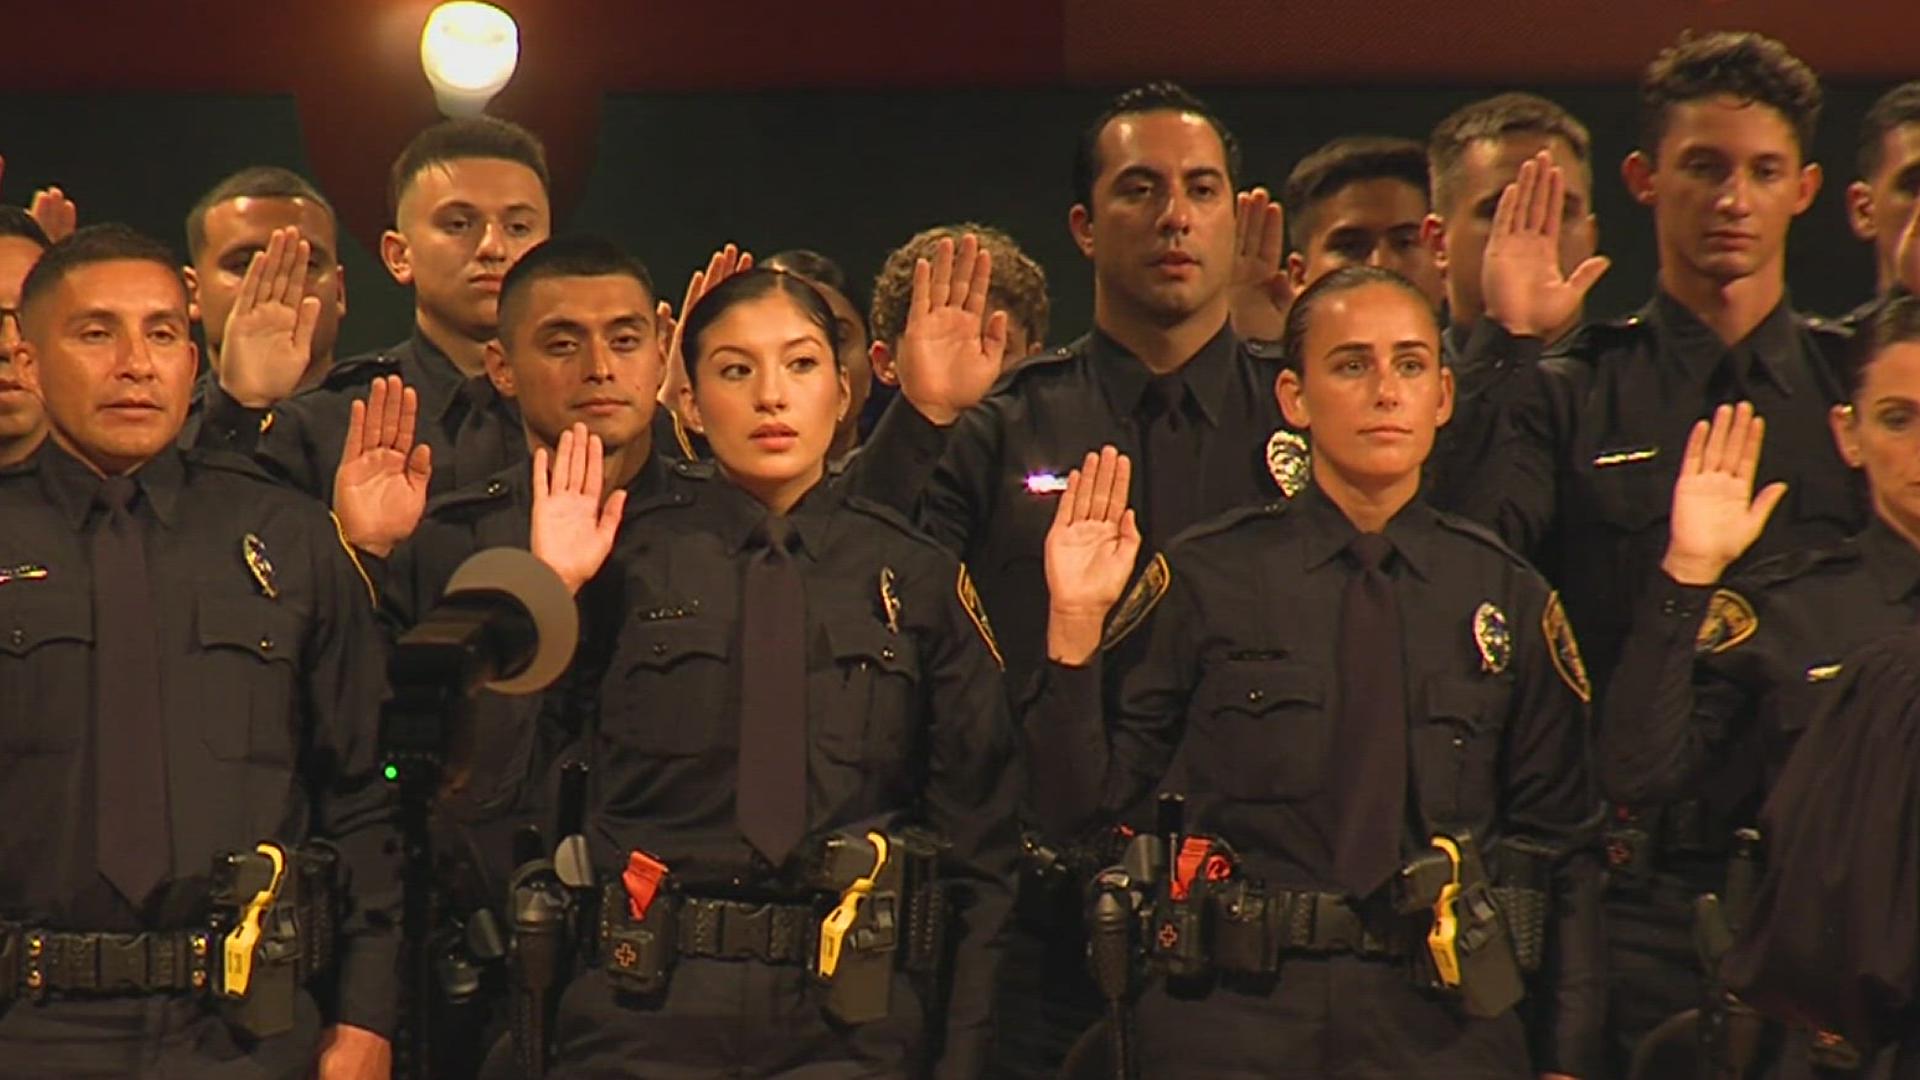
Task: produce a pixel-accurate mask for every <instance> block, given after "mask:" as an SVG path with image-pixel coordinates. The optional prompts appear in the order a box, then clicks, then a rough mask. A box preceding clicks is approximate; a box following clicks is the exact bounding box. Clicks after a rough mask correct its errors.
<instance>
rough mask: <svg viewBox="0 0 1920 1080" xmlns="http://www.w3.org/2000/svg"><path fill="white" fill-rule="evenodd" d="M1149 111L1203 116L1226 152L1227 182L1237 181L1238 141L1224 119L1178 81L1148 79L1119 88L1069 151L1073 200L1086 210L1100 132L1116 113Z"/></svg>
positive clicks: (1089, 207)
mask: <svg viewBox="0 0 1920 1080" xmlns="http://www.w3.org/2000/svg"><path fill="white" fill-rule="evenodd" d="M1150 112H1181V113H1192V114H1193V115H1195V116H1197V117H1199V118H1200V119H1202V120H1205V121H1206V122H1207V126H1208V127H1211V128H1212V129H1213V133H1214V134H1215V135H1218V136H1220V146H1221V148H1222V149H1223V150H1225V152H1226V157H1227V184H1228V186H1230V187H1231V186H1234V185H1235V184H1237V183H1238V180H1239V176H1240V141H1239V140H1238V139H1236V138H1234V137H1233V132H1232V131H1231V130H1229V129H1228V127H1227V123H1226V121H1224V120H1222V119H1220V117H1219V115H1218V114H1216V113H1215V112H1214V111H1213V109H1211V108H1210V107H1208V105H1207V103H1206V102H1204V101H1201V100H1200V99H1199V98H1197V97H1195V96H1193V95H1192V94H1191V93H1189V92H1188V91H1187V89H1186V88H1185V87H1183V86H1181V85H1180V84H1179V83H1174V82H1167V81H1164V80H1162V81H1159V82H1150V83H1147V84H1146V85H1145V86H1136V87H1133V88H1132V89H1130V90H1123V91H1121V92H1120V93H1119V94H1118V95H1116V96H1115V97H1114V99H1113V100H1112V101H1111V102H1109V103H1108V104H1107V107H1106V109H1105V110H1104V111H1102V112H1101V113H1100V115H1099V116H1096V117H1094V118H1093V123H1091V124H1088V125H1087V127H1086V130H1085V131H1082V132H1081V133H1080V142H1079V145H1077V146H1076V147H1074V154H1073V201H1074V202H1076V203H1078V204H1079V205H1081V206H1084V207H1086V208H1087V212H1088V213H1092V212H1093V182H1094V180H1095V179H1097V178H1098V177H1099V176H1100V169H1101V163H1100V134H1101V133H1102V132H1104V131H1106V130H1107V125H1108V124H1110V123H1112V122H1113V121H1114V120H1115V119H1116V118H1118V117H1122V116H1134V115H1137V114H1140V113H1150Z"/></svg>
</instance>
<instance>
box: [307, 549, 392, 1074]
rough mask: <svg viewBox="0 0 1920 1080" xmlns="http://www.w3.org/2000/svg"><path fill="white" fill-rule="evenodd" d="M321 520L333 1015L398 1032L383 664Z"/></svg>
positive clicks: (320, 699) (321, 737) (321, 731)
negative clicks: (336, 925)
mask: <svg viewBox="0 0 1920 1080" xmlns="http://www.w3.org/2000/svg"><path fill="white" fill-rule="evenodd" d="M315 528H316V529H317V530H324V532H325V535H324V536H323V537H322V538H320V539H318V540H316V545H317V548H318V550H317V553H316V556H315V560H314V561H315V579H316V580H315V595H316V598H317V602H318V603H319V604H320V605H322V606H321V607H319V608H318V610H317V611H316V614H315V626H314V631H313V634H312V637H311V639H310V641H309V643H308V646H307V655H306V657H305V662H304V664H303V666H302V669H301V674H302V677H303V678H304V680H305V686H304V693H305V703H304V704H305V710H306V714H307V719H308V722H309V725H310V731H311V732H312V735H311V743H312V745H313V747H314V750H315V753H314V755H313V757H314V760H313V762H312V763H311V765H310V773H309V792H310V795H311V798H312V799H313V804H314V833H315V835H317V836H318V837H320V838H322V839H325V840H328V841H331V842H332V843H333V844H334V845H335V847H337V848H338V849H339V851H340V856H341V862H342V864H343V873H342V874H341V881H342V882H343V884H344V885H345V887H346V892H347V902H346V904H345V908H344V914H343V918H342V923H341V927H340V932H341V944H340V949H339V999H338V1001H337V1003H335V1008H334V1017H333V1018H334V1019H335V1020H337V1021H338V1022H339V1023H343V1024H350V1025H352V1026H354V1027H361V1028H366V1029H367V1030H369V1031H374V1032H377V1033H379V1034H381V1035H386V1036H388V1037H391V1036H392V1033H393V1029H394V1022H395V1011H396V991H395V985H396V982H397V974H398V963H399V946H400V941H399V931H398V924H399V918H400V908H401V891H400V867H399V862H398V851H399V847H400V844H399V836H398V833H397V831H396V828H395V820H394V809H393V800H392V795H391V792H390V790H389V788H388V787H387V785H386V782H385V780H384V779H383V777H382V775H381V768H380V765H381V763H380V757H379V754H380V748H379V723H380V705H381V701H382V699H383V697H384V696H385V690H386V680H385V672H386V664H385V662H384V660H385V656H384V650H383V649H382V647H381V640H380V634H379V631H378V630H377V629H376V627H375V623H374V614H373V606H372V604H371V603H369V602H368V598H367V590H366V585H365V584H364V582H362V580H361V578H360V574H359V571H358V570H356V569H355V568H354V565H353V562H352V561H351V559H350V558H349V557H348V555H347V553H346V551H345V549H344V548H343V547H342V546H341V545H340V543H339V540H338V537H337V534H335V532H334V530H333V528H332V525H331V523H329V522H326V521H325V519H320V520H319V521H318V522H317V523H316V525H315Z"/></svg>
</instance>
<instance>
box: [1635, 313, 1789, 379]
mask: <svg viewBox="0 0 1920 1080" xmlns="http://www.w3.org/2000/svg"><path fill="white" fill-rule="evenodd" d="M1648 319H1649V320H1650V321H1651V322H1652V323H1653V325H1654V332H1655V333H1656V334H1657V335H1658V336H1659V338H1660V341H1661V343H1662V344H1663V345H1664V346H1665V351H1666V352H1667V353H1668V354H1669V355H1671V356H1672V357H1674V359H1676V360H1677V361H1679V363H1680V366H1681V369H1682V370H1683V371H1685V372H1686V373H1687V374H1688V375H1689V376H1690V377H1692V378H1693V379H1694V380H1696V381H1699V382H1705V381H1706V380H1707V379H1708V378H1709V377H1710V376H1711V375H1712V374H1713V372H1714V370H1715V369H1716V368H1718V367H1720V365H1722V364H1725V363H1728V362H1730V361H1731V362H1733V363H1736V364H1738V365H1740V366H1741V367H1742V368H1744V369H1745V370H1746V371H1747V372H1749V373H1753V372H1764V373H1765V375H1766V378H1767V381H1768V382H1771V383H1772V384H1773V385H1774V386H1775V387H1776V388H1778V389H1779V391H1780V392H1781V393H1783V394H1792V393H1793V391H1794V385H1793V384H1794V378H1793V374H1794V363H1793V358H1794V356H1795V355H1796V350H1797V349H1798V347H1799V340H1798V336H1797V334H1796V327H1795V325H1794V319H1793V305H1792V303H1791V302H1790V301H1789V299H1788V298H1787V297H1786V296H1785V295H1784V294H1782V295H1781V297H1780V302H1779V303H1778V304H1775V305H1774V307H1773V310H1772V311H1770V312H1768V313H1767V317H1766V318H1764V319H1761V320H1760V323H1759V325H1757V326H1755V327H1754V328H1753V330H1752V331H1751V332H1749V333H1748V334H1747V336H1746V337H1745V338H1742V339H1741V340H1740V341H1738V342H1735V343H1734V344H1733V345H1732V346H1731V347H1729V346H1728V345H1727V344H1726V343H1725V342H1723V341H1721V340H1720V335H1719V334H1717V333H1715V332H1714V331H1713V329H1712V328H1711V327H1709V326H1708V325H1707V324H1706V323H1704V322H1702V321H1700V318H1699V316H1697V315H1695V314H1694V313H1693V312H1692V311H1691V310H1689V309H1688V308H1687V306H1686V305H1685V304H1682V303H1681V302H1680V301H1678V300H1676V299H1674V298H1673V296H1672V295H1671V294H1669V293H1668V292H1667V291H1666V290H1665V289H1660V290H1657V291H1656V293H1655V296H1654V301H1653V304H1652V305H1651V310H1650V311H1649V312H1648Z"/></svg>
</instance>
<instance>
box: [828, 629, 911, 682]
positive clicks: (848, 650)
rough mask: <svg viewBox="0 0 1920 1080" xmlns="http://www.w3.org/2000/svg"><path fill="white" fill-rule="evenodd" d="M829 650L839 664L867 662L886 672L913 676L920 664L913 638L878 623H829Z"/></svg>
mask: <svg viewBox="0 0 1920 1080" xmlns="http://www.w3.org/2000/svg"><path fill="white" fill-rule="evenodd" d="M827 647H828V648H829V649H831V650H833V659H834V660H835V661H836V662H838V663H858V662H861V661H865V662H867V663H870V664H872V665H873V666H874V667H877V668H879V669H881V670H882V671H887V672H892V673H894V674H898V675H913V674H915V673H916V672H918V671H919V669H920V665H919V663H918V660H917V658H916V657H915V655H914V648H913V639H912V638H910V637H908V636H907V635H905V634H896V633H894V632H892V631H891V630H888V629H887V628H886V627H885V626H883V625H881V624H880V623H878V622H866V621H861V620H844V621H836V622H830V623H828V624H827Z"/></svg>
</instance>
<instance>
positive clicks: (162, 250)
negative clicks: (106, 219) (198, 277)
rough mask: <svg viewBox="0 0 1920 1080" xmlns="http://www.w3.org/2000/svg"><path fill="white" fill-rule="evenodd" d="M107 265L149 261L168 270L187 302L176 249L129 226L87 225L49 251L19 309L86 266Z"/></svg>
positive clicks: (29, 282)
mask: <svg viewBox="0 0 1920 1080" xmlns="http://www.w3.org/2000/svg"><path fill="white" fill-rule="evenodd" d="M104 262H150V263H155V264H157V265H159V266H163V267H165V268H166V271H167V274H168V276H170V277H172V278H173V280H174V281H175V282H176V283H177V284H178V285H179V286H180V297H181V302H182V303H183V304H184V303H185V302H186V296H187V283H186V280H185V279H184V278H182V277H181V276H180V262H179V260H178V259H176V258H175V257H174V254H173V249H172V248H170V247H168V246H167V245H165V244H163V243H161V242H160V241H158V240H155V239H154V238H153V237H151V236H148V235H146V234H145V233H142V232H138V231H136V230H135V229H133V228H132V227H130V226H127V225H119V224H113V223H108V224H103V225H88V226H86V227H85V228H82V229H76V230H74V232H73V235H71V236H69V237H67V238H66V239H64V240H62V241H60V242H59V243H57V244H55V245H53V246H52V247H50V248H48V249H47V250H46V252H45V253H44V254H42V255H41V256H40V259H39V261H38V262H36V263H34V264H33V269H31V270H29V271H27V280H26V281H25V282H23V283H22V284H21V286H20V310H21V311H23V312H25V311H28V310H29V309H31V308H32V307H33V306H34V303H35V302H36V301H37V300H39V299H40V298H41V297H43V296H45V295H46V294H47V293H49V292H52V291H53V290H54V288H55V287H57V286H58V285H59V284H60V282H61V281H62V280H63V279H65V278H66V276H67V275H68V274H69V273H71V272H73V271H75V270H78V269H80V268H81V267H83V266H92V265H93V264H95V263H104Z"/></svg>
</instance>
